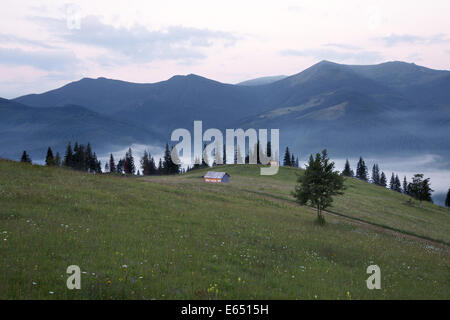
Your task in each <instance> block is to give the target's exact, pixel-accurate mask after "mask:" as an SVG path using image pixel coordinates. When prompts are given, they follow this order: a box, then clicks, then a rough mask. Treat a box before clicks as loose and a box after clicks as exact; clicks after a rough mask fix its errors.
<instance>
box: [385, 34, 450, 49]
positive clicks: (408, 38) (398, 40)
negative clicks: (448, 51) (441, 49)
mask: <svg viewBox="0 0 450 320" xmlns="http://www.w3.org/2000/svg"><path fill="white" fill-rule="evenodd" d="M376 40H380V41H382V42H384V45H385V46H386V47H394V46H397V45H400V44H428V45H430V44H441V43H450V38H448V37H447V35H445V34H442V33H440V34H435V35H433V36H430V37H421V36H416V35H411V34H402V35H400V34H395V33H393V34H391V35H389V36H386V37H381V38H377V39H376Z"/></svg>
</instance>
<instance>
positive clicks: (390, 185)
mask: <svg viewBox="0 0 450 320" xmlns="http://www.w3.org/2000/svg"><path fill="white" fill-rule="evenodd" d="M389 189H391V190H395V175H394V173H393V172H392V176H391V180H390V181H389Z"/></svg>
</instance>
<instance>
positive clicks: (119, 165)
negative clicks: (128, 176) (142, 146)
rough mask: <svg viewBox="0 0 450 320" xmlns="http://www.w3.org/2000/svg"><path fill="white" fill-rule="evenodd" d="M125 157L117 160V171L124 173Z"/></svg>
mask: <svg viewBox="0 0 450 320" xmlns="http://www.w3.org/2000/svg"><path fill="white" fill-rule="evenodd" d="M124 165H125V163H124V159H120V160H119V162H117V173H124Z"/></svg>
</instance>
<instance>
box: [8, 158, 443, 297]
mask: <svg viewBox="0 0 450 320" xmlns="http://www.w3.org/2000/svg"><path fill="white" fill-rule="evenodd" d="M218 169H219V170H225V171H227V172H229V173H230V174H231V183H229V184H223V185H213V184H205V183H204V182H203V181H202V178H201V176H202V175H203V174H204V171H197V172H192V173H189V174H186V175H183V176H173V177H148V178H132V177H118V176H108V175H90V174H85V173H79V172H75V171H71V170H68V169H59V168H46V167H39V166H30V165H25V164H20V163H14V162H10V161H3V160H0V233H1V237H0V258H1V259H0V299H316V298H317V299H428V298H436V299H449V298H450V277H449V274H450V259H449V251H448V246H447V245H445V244H430V243H429V242H425V241H422V240H421V239H413V238H404V237H401V236H397V235H393V234H388V233H385V232H381V231H380V230H378V229H373V228H371V227H368V226H367V225H357V224H354V223H351V222H349V221H348V220H347V219H343V218H341V217H337V216H331V215H327V216H326V219H327V222H328V223H327V225H326V226H325V227H320V226H317V225H316V224H315V219H316V216H315V212H314V210H312V209H311V208H308V207H301V206H298V205H297V204H295V202H294V201H293V198H292V197H291V195H290V192H291V191H292V190H293V188H294V185H295V180H296V174H301V171H300V170H296V169H291V168H281V169H280V173H279V174H278V175H276V176H273V177H262V176H259V168H258V167H256V166H224V167H220V168H218ZM346 185H347V190H346V193H345V195H343V196H341V197H338V198H337V199H336V202H335V207H333V208H331V210H332V211H335V212H337V213H340V214H343V215H345V216H348V217H353V218H357V219H360V220H363V221H367V222H371V223H374V224H377V225H383V226H386V227H389V228H391V229H395V230H400V231H403V232H406V233H409V234H415V235H418V236H421V237H424V238H430V239H435V240H439V241H441V243H449V242H450V239H449V236H450V235H449V230H450V216H449V212H448V210H447V209H444V208H440V207H438V206H434V205H431V204H425V205H424V208H423V209H419V208H416V207H411V206H408V205H405V204H404V203H405V201H406V198H405V197H404V196H402V195H400V194H397V193H394V192H391V191H388V190H383V189H381V188H378V187H375V186H372V185H369V184H366V183H363V182H360V181H356V180H353V179H349V180H347V182H346ZM4 239H6V240H4ZM72 264H75V265H79V266H80V267H81V270H82V271H83V272H85V273H83V274H82V279H81V286H82V289H81V290H68V289H67V288H66V279H67V276H68V275H67V274H66V273H65V271H66V268H67V267H68V266H69V265H72ZM371 264H377V265H379V266H380V268H381V274H382V278H381V279H382V284H381V285H382V289H381V290H374V291H370V290H368V289H367V287H366V282H365V280H366V279H367V277H368V275H367V274H366V268H367V267H368V266H369V265H371ZM125 265H126V267H124V266H125ZM50 292H53V293H50Z"/></svg>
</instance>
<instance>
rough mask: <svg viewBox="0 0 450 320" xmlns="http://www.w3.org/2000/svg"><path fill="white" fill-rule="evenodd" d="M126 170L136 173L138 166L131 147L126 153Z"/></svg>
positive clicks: (126, 171)
mask: <svg viewBox="0 0 450 320" xmlns="http://www.w3.org/2000/svg"><path fill="white" fill-rule="evenodd" d="M124 170H125V173H126V174H135V173H136V166H135V164H134V157H133V153H132V151H131V148H128V151H127V153H126V154H125V161H124Z"/></svg>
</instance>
